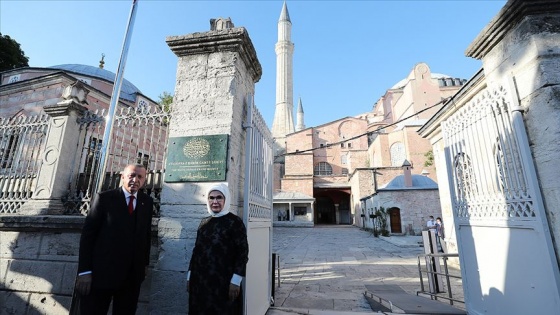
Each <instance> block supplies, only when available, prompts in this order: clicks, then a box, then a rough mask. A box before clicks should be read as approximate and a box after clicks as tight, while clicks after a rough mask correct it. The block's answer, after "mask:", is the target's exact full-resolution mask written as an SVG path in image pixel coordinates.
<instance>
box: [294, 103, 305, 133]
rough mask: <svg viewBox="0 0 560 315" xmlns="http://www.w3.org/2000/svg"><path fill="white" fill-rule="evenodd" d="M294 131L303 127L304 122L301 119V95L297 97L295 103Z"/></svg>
mask: <svg viewBox="0 0 560 315" xmlns="http://www.w3.org/2000/svg"><path fill="white" fill-rule="evenodd" d="M296 122H297V123H296V131H300V130H303V129H305V123H304V121H303V105H301V97H300V98H299V101H298V105H297V115H296Z"/></svg>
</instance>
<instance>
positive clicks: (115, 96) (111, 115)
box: [92, 0, 138, 195]
mask: <svg viewBox="0 0 560 315" xmlns="http://www.w3.org/2000/svg"><path fill="white" fill-rule="evenodd" d="M137 3H138V0H132V8H131V10H130V16H129V17H128V24H127V26H126V33H125V37H124V42H123V47H122V51H121V58H120V60H119V66H118V68H117V74H116V76H115V82H114V84H113V92H112V93H111V104H110V106H109V112H108V114H107V116H106V118H105V119H106V123H105V133H104V135H103V141H102V142H101V158H100V161H99V163H100V165H99V166H100V167H99V168H98V170H97V175H96V181H95V186H94V189H95V190H94V191H93V194H92V195H94V194H95V193H96V192H99V191H101V189H102V186H103V178H104V177H105V170H106V168H107V159H108V156H107V148H108V147H109V142H110V139H111V137H112V135H113V122H114V120H115V111H116V108H117V104H118V102H119V97H120V94H121V86H122V80H123V74H124V66H125V64H126V57H127V55H128V47H129V46H130V38H131V37H132V29H133V27H134V19H135V18H136V8H137Z"/></svg>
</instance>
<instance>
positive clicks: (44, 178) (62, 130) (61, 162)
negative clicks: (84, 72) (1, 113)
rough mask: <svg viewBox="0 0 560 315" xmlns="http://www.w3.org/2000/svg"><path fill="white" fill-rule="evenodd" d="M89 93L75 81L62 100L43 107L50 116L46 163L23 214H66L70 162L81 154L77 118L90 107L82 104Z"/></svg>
mask: <svg viewBox="0 0 560 315" xmlns="http://www.w3.org/2000/svg"><path fill="white" fill-rule="evenodd" d="M88 93H89V90H87V88H86V87H85V85H84V84H83V83H82V82H80V81H76V83H74V84H72V85H70V86H67V87H66V88H65V90H64V92H63V93H62V98H63V100H62V101H60V102H58V103H57V104H55V105H51V106H45V107H44V108H43V109H44V111H45V113H47V114H48V115H49V116H50V117H51V123H50V127H49V132H48V135H47V139H46V145H45V152H44V153H43V163H42V165H41V172H39V174H38V176H39V178H38V179H37V188H36V190H35V193H34V195H33V199H31V200H29V201H28V202H26V203H25V204H24V205H23V206H22V207H21V209H20V211H19V213H20V214H22V215H41V214H62V213H63V211H64V205H63V204H62V197H63V196H64V195H65V194H66V193H68V185H69V181H70V177H71V174H72V172H73V171H74V170H73V169H72V167H69V165H73V161H75V159H76V155H77V154H78V153H76V152H77V148H78V144H79V143H78V142H79V137H76V135H77V134H78V133H79V129H80V124H79V123H78V118H79V117H81V116H83V114H84V112H85V111H86V110H87V109H86V108H85V107H84V106H83V105H82V104H84V103H85V102H86V98H87V95H88Z"/></svg>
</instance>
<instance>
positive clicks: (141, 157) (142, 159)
mask: <svg viewBox="0 0 560 315" xmlns="http://www.w3.org/2000/svg"><path fill="white" fill-rule="evenodd" d="M149 161H150V156H149V155H147V154H142V153H141V152H138V159H137V160H136V163H138V164H142V165H144V167H145V168H146V169H148V163H149Z"/></svg>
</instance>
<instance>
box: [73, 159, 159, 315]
mask: <svg viewBox="0 0 560 315" xmlns="http://www.w3.org/2000/svg"><path fill="white" fill-rule="evenodd" d="M121 180H122V187H119V188H117V189H113V190H108V191H104V192H102V193H99V194H98V195H97V197H96V198H95V199H94V200H93V203H92V206H91V209H90V211H89V212H88V215H87V217H86V220H85V223H84V227H83V229H82V237H81V238H80V258H79V264H78V277H77V280H76V291H77V292H78V293H79V294H81V297H80V311H81V314H82V315H84V314H95V315H97V314H107V312H108V310H109V305H110V303H111V300H112V301H113V314H114V315H121V314H135V312H136V306H137V304H138V296H139V294H140V285H141V284H142V281H143V280H144V278H145V276H146V271H147V267H148V264H149V256H150V233H151V226H152V209H153V200H152V198H151V197H150V196H148V195H146V194H144V193H142V192H140V191H138V190H139V189H140V188H142V186H143V185H144V183H145V182H146V168H145V167H144V166H143V165H140V164H136V165H134V164H133V165H128V166H126V167H125V169H124V170H123V172H122V174H121ZM131 196H132V197H131Z"/></svg>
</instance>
